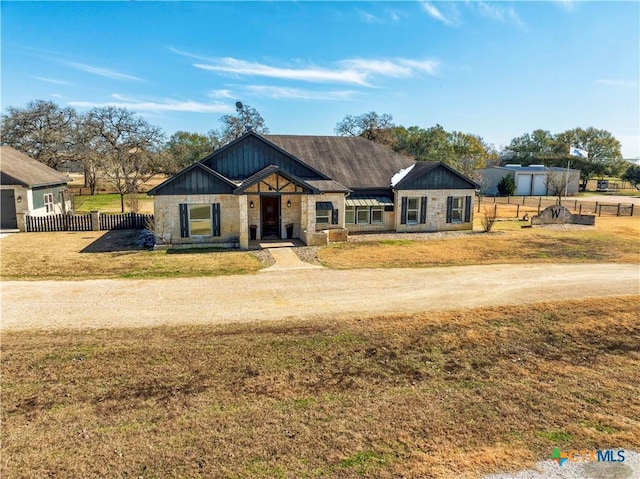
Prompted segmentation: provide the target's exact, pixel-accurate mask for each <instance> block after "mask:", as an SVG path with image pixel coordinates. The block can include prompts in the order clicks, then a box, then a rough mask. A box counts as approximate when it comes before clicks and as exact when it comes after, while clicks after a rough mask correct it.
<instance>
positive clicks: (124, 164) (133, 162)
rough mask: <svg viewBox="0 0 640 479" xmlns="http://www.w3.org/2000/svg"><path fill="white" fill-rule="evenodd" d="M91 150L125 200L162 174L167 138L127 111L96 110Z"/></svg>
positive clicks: (89, 124)
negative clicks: (162, 158)
mask: <svg viewBox="0 0 640 479" xmlns="http://www.w3.org/2000/svg"><path fill="white" fill-rule="evenodd" d="M85 125H86V128H87V129H88V134H89V136H90V138H91V142H92V143H91V147H92V148H93V149H94V151H95V154H96V155H97V158H99V161H100V169H101V170H102V172H103V174H104V176H105V179H106V181H107V182H108V183H109V184H111V185H112V186H113V187H114V188H115V190H116V191H117V192H118V193H119V194H120V207H121V210H122V212H124V197H125V195H127V194H135V193H136V192H137V191H138V187H139V186H140V185H141V184H142V183H144V182H145V181H148V180H149V179H150V178H151V177H152V176H153V175H155V174H156V173H158V172H159V171H160V169H161V168H160V165H159V156H160V155H159V153H160V151H161V148H162V142H163V139H164V134H163V133H162V131H161V130H160V128H158V127H156V126H152V125H150V124H149V123H147V122H146V121H145V120H144V119H142V118H141V117H138V116H136V115H135V114H134V113H132V112H130V111H129V110H127V109H125V108H117V107H113V106H107V107H101V108H94V109H93V110H91V111H89V113H88V114H87V117H86V123H85Z"/></svg>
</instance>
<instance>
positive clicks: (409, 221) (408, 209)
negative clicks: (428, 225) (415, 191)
mask: <svg viewBox="0 0 640 479" xmlns="http://www.w3.org/2000/svg"><path fill="white" fill-rule="evenodd" d="M411 200H416V207H415V208H409V202H410V201H411ZM413 211H415V213H416V219H415V220H410V219H409V212H413ZM405 220H406V222H407V224H408V225H417V224H418V223H419V221H420V198H419V197H417V196H407V217H406V218H405Z"/></svg>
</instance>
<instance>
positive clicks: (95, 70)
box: [67, 62, 143, 81]
mask: <svg viewBox="0 0 640 479" xmlns="http://www.w3.org/2000/svg"><path fill="white" fill-rule="evenodd" d="M67 65H69V66H70V67H72V68H75V69H76V70H81V71H83V72H87V73H91V74H93V75H99V76H102V77H106V78H113V79H114V80H128V81H143V80H142V78H138V77H136V76H133V75H127V74H125V73H120V72H117V71H115V70H109V69H107V68H100V67H94V66H91V65H85V64H84V63H74V62H69V63H67Z"/></svg>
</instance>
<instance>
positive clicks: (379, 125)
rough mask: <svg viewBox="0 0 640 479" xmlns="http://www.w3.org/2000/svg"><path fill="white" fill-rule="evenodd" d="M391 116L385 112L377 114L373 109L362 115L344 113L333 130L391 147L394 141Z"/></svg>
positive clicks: (340, 133)
mask: <svg viewBox="0 0 640 479" xmlns="http://www.w3.org/2000/svg"><path fill="white" fill-rule="evenodd" d="M394 127H395V124H394V123H393V117H392V116H391V115H389V114H387V113H383V114H382V115H378V114H377V113H376V112H375V111H370V112H368V113H363V114H362V115H357V116H353V115H346V116H345V117H344V118H343V119H342V120H341V121H339V122H338V123H337V124H336V127H335V132H336V134H337V135H340V136H362V137H363V138H366V139H367V140H371V141H375V142H377V143H382V144H384V145H386V146H389V147H393V146H394V145H395V143H396V138H395V134H394Z"/></svg>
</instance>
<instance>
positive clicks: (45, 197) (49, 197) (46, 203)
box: [42, 193, 54, 213]
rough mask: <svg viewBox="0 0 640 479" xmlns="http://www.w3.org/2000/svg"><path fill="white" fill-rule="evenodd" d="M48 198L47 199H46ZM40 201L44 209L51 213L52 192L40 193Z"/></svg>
mask: <svg viewBox="0 0 640 479" xmlns="http://www.w3.org/2000/svg"><path fill="white" fill-rule="evenodd" d="M47 200H49V201H47ZM42 202H43V203H44V210H45V211H46V212H47V213H53V210H54V206H53V193H45V194H43V195H42Z"/></svg>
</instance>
